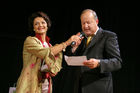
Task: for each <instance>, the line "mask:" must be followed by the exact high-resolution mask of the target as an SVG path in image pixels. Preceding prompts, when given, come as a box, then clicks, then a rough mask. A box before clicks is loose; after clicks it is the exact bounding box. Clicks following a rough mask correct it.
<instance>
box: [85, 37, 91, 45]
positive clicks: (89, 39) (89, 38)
mask: <svg viewBox="0 0 140 93" xmlns="http://www.w3.org/2000/svg"><path fill="white" fill-rule="evenodd" d="M91 39H92V36H89V37H88V38H87V43H86V46H88V45H89V42H90V41H91Z"/></svg>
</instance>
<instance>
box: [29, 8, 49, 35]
mask: <svg viewBox="0 0 140 93" xmlns="http://www.w3.org/2000/svg"><path fill="white" fill-rule="evenodd" d="M36 17H42V18H44V20H45V21H46V22H47V26H48V29H49V28H50V27H51V20H50V18H49V17H48V15H47V14H46V13H44V12H42V11H38V12H35V13H33V14H32V15H31V16H30V17H29V18H28V26H29V27H28V30H29V31H30V32H31V33H32V32H33V22H34V19H35V18H36Z"/></svg>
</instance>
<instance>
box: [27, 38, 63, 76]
mask: <svg viewBox="0 0 140 93" xmlns="http://www.w3.org/2000/svg"><path fill="white" fill-rule="evenodd" d="M37 42H38V41H37V40H36V39H35V38H34V37H27V39H26V40H25V42H24V48H26V50H27V51H28V52H29V53H31V54H33V55H35V56H37V57H38V58H41V59H44V60H45V62H46V64H47V66H48V71H50V72H51V73H54V74H55V73H57V72H58V71H60V69H61V64H62V52H60V53H58V55H57V56H54V55H53V54H52V53H51V49H50V48H44V47H43V46H42V45H41V44H39V43H37Z"/></svg>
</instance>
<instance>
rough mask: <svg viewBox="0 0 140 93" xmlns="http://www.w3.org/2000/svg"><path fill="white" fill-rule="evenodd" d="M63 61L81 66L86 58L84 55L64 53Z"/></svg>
mask: <svg viewBox="0 0 140 93" xmlns="http://www.w3.org/2000/svg"><path fill="white" fill-rule="evenodd" d="M64 58H65V61H66V62H67V64H68V65H71V66H83V62H84V61H85V60H87V57H86V56H66V55H64Z"/></svg>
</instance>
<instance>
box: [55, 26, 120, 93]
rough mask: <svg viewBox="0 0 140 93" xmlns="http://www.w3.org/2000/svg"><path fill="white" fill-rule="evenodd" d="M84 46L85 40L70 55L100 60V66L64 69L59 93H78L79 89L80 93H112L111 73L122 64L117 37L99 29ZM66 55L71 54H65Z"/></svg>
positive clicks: (112, 33)
mask: <svg viewBox="0 0 140 93" xmlns="http://www.w3.org/2000/svg"><path fill="white" fill-rule="evenodd" d="M85 44H86V38H85V39H83V41H82V42H81V44H80V46H79V47H78V49H77V50H76V52H75V53H74V54H72V55H75V56H81V55H86V56H87V59H90V58H95V59H100V66H99V67H97V68H95V69H90V68H88V67H85V66H82V67H70V66H67V67H66V68H64V69H63V70H62V73H64V72H65V74H62V73H61V74H62V75H65V76H62V77H63V78H65V79H63V80H62V81H61V82H59V83H62V82H64V83H63V91H61V93H78V91H79V89H80V88H81V91H82V93H113V83H112V74H111V72H112V71H116V70H118V69H120V68H121V62H122V60H121V57H120V50H119V45H118V40H117V35H116V34H115V33H114V32H111V31H107V30H103V29H101V28H100V29H99V31H98V32H97V33H96V35H95V36H94V37H93V39H92V41H91V42H90V44H89V45H88V47H86V46H85ZM67 55H71V53H70V52H67ZM57 93H59V92H58V91H57Z"/></svg>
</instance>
